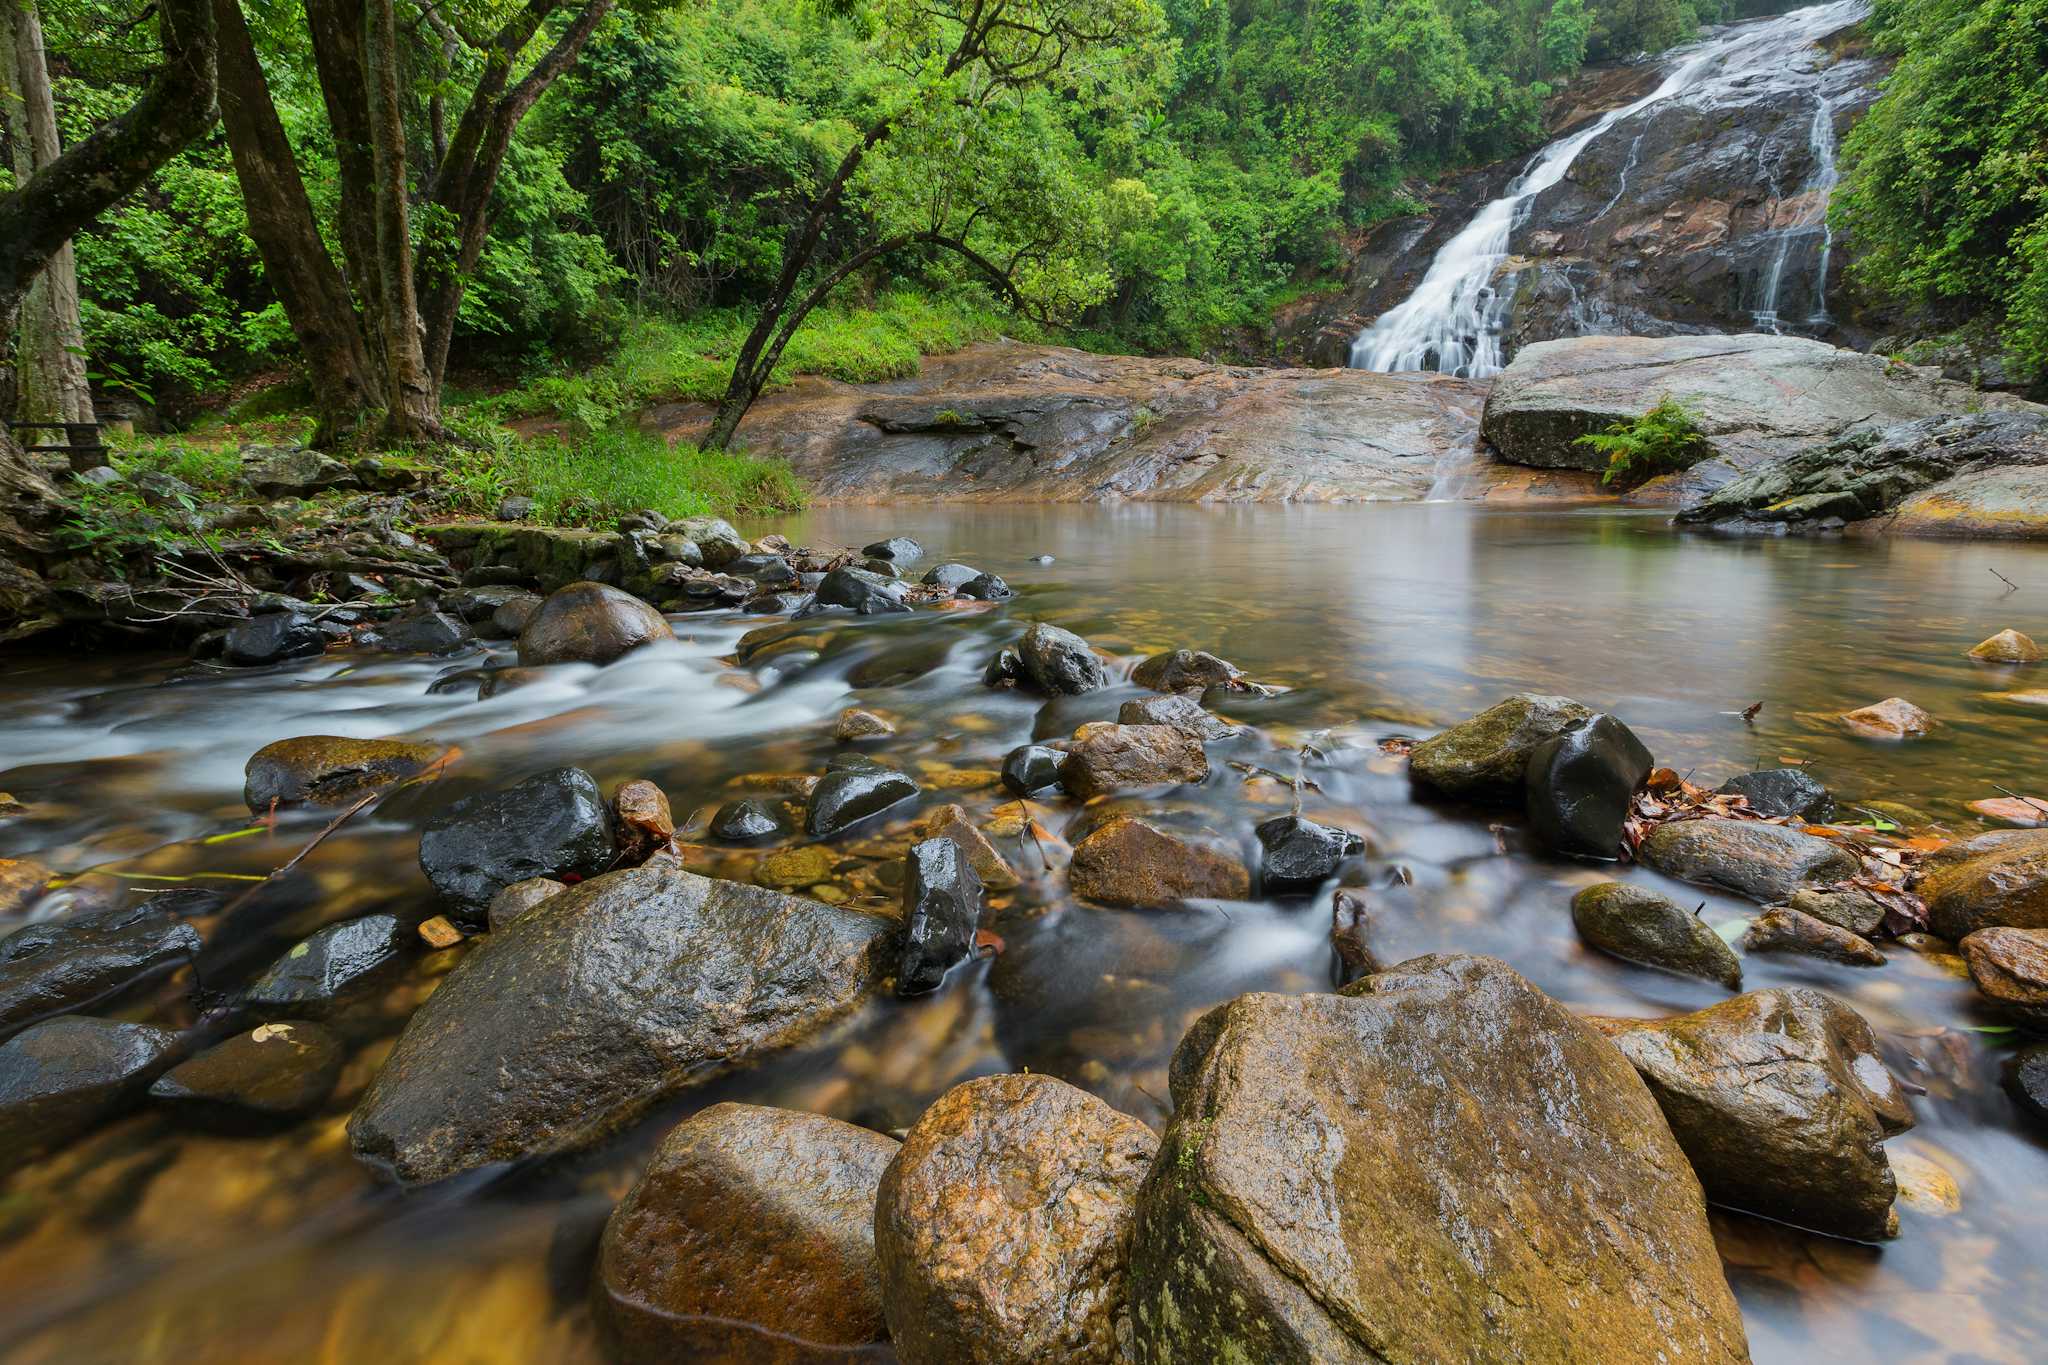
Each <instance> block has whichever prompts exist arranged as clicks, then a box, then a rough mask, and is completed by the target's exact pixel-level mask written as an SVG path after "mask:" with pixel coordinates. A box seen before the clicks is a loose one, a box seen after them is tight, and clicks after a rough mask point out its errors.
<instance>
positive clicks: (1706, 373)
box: [1481, 335, 1970, 488]
mask: <svg viewBox="0 0 2048 1365" xmlns="http://www.w3.org/2000/svg"><path fill="white" fill-rule="evenodd" d="M1666 398H1670V399H1675V400H1677V401H1678V402H1681V403H1683V404H1685V405H1686V406H1687V407H1689V408H1690V409H1692V411H1693V412H1695V413H1696V414H1698V422H1699V426H1700V430H1701V432H1702V433H1703V435H1704V436H1705V439H1706V443H1707V445H1708V446H1709V447H1710V448H1711V450H1712V452H1713V456H1712V461H1711V463H1712V464H1714V465H1715V466H1716V467H1717V468H1716V469H1715V470H1711V471H1709V470H1705V469H1700V468H1695V469H1694V470H1693V471H1692V473H1691V474H1690V475H1689V476H1688V477H1687V478H1686V480H1685V482H1686V483H1687V484H1688V486H1692V487H1709V488H1711V487H1715V486H1718V485H1719V484H1722V483H1725V482H1727V480H1728V479H1729V478H1731V477H1733V476H1734V475H1735V474H1736V473H1738V472H1740V471H1742V470H1746V469H1749V468H1752V467H1754V466H1756V465H1759V464H1762V463H1764V462H1766V461H1769V460H1773V459H1777V458H1780V457H1782V456H1787V455H1793V454H1796V453H1798V452H1800V451H1803V450H1806V449H1807V448H1808V447H1810V446H1813V445H1816V444H1819V443H1824V442H1828V441H1832V440H1834V439H1835V438H1836V437H1838V436H1841V435H1843V434H1844V433H1846V432H1848V431H1850V430H1851V429H1867V428H1870V427H1873V426H1883V425H1886V424H1889V423H1894V422H1904V421H1910V420H1912V419H1914V418H1920V417H1932V416H1935V415H1936V414H1939V413H1945V412H1952V411H1961V410H1962V408H1963V406H1964V405H1965V403H1966V402H1967V401H1969V399H1970V393H1969V391H1968V390H1966V389H1964V388H1962V387H1961V386H1959V385H1955V384H1950V383H1947V382H1945V381H1942V380H1939V379H1933V378H1930V377H1928V376H1927V375H1925V374H1922V373H1921V372H1919V371H1917V370H1914V369H1911V368H1909V367H1907V366H1902V365H1893V364H1892V363H1891V362H1890V361H1888V360H1886V359H1885V358H1884V357H1883V356H1875V355H1864V354H1862V353H1860V352H1857V351H1848V350H1843V349H1841V348H1839V347H1835V346H1829V345H1827V344H1826V343H1824V342H1819V341H1809V340H1806V339H1805V338H1803V337H1792V336H1759V335H1740V336H1671V337H1624V336H1599V337H1569V338H1564V339H1560V340H1556V341H1542V342H1537V343H1535V344H1534V345H1530V346H1524V347H1523V348H1522V349H1521V350H1519V351H1517V352H1516V353H1515V358H1514V360H1513V361H1512V362H1511V363H1510V364H1509V365H1508V367H1507V369H1505V370H1504V371H1502V372H1501V374H1500V376H1499V377H1498V378H1497V379H1495V380H1494V385H1493V391H1492V392H1491V393H1490V394H1488V395H1487V399H1486V414H1485V417H1484V418H1483V419H1482V422H1481V428H1482V430H1483V431H1484V432H1485V435H1486V439H1487V440H1489V441H1491V442H1492V443H1493V448H1494V451H1495V453H1496V454H1497V455H1498V456H1499V457H1500V458H1501V459H1502V460H1505V461H1507V462H1508V463H1509V464H1521V465H1535V466H1538V467H1542V468H1566V469H1586V470H1594V471H1598V470H1603V469H1605V468H1606V467H1607V456H1606V455H1605V454H1604V453H1603V452H1601V451H1597V450H1594V449H1592V448H1591V447H1589V446H1583V445H1579V444H1578V443H1577V442H1578V438H1579V437H1581V436H1587V435H1592V434H1594V433H1597V432H1602V431H1605V430H1606V429H1607V428H1608V427H1610V426H1612V425H1613V424H1614V423H1616V422H1623V421H1630V420H1633V419H1635V418H1637V417H1641V416H1642V415H1643V414H1644V413H1646V412H1648V411H1649V410H1650V409H1651V408H1653V407H1655V406H1656V405H1657V404H1658V403H1659V402H1661V401H1663V400H1664V399H1666Z"/></svg>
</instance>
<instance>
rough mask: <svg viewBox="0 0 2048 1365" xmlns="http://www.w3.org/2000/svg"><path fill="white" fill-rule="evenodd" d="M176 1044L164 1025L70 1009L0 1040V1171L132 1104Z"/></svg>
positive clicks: (170, 1057) (170, 1058)
mask: <svg viewBox="0 0 2048 1365" xmlns="http://www.w3.org/2000/svg"><path fill="white" fill-rule="evenodd" d="M177 1046H178V1035H177V1034H175V1033H172V1032H170V1031H169V1030H168V1029H160V1028H151V1027H150V1026H148V1025H147V1024H128V1023H122V1022H119V1021H117V1020H113V1019H89V1018H87V1017H85V1016H84V1015H77V1014H72V1015H66V1016H64V1017H63V1018H61V1019H48V1020H45V1021H44V1022H42V1023H40V1024H37V1025H36V1026H35V1027H34V1028H31V1029H27V1030H25V1031H23V1032H21V1033H18V1034H16V1035H15V1036H14V1037H12V1038H10V1039H8V1040H7V1041H6V1042H5V1043H0V1171H5V1170H7V1169H9V1168H10V1167H13V1166H15V1165H18V1164H19V1163H21V1162H23V1161H25V1160H27V1159H28V1158H30V1157H32V1156H34V1155H36V1154H37V1153H39V1152H44V1151H48V1150H50V1149H51V1148H53V1147H58V1146H61V1145H62V1144H64V1143H66V1142H68V1141H70V1140H71V1139H72V1138H74V1137H76V1136H78V1135H79V1134H80V1133H83V1132H86V1131H87V1130H88V1129H90V1128H92V1127H93V1126H94V1125H96V1124H98V1123H99V1122H100V1121H102V1120H103V1119H107V1118H111V1117H112V1116H113V1115H115V1114H117V1113H119V1112H120V1111H121V1110H123V1109H125V1108H128V1107H129V1106H131V1105H133V1104H134V1103H135V1102H136V1101H137V1100H138V1099H140V1098H141V1097H142V1093H143V1092H144V1091H145V1090H147V1089H148V1088H149V1085H150V1082H151V1081H153V1080H155V1079H156V1077H157V1075H158V1073H160V1072H162V1071H163V1070H164V1069H165V1068H166V1067H168V1066H170V1065H171V1063H172V1062H174V1061H176V1060H177Z"/></svg>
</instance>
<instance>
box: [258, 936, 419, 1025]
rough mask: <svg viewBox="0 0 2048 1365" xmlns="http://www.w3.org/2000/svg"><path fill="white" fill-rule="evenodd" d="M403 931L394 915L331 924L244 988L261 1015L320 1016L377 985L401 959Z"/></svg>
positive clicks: (301, 943) (322, 1016) (283, 1016)
mask: <svg viewBox="0 0 2048 1365" xmlns="http://www.w3.org/2000/svg"><path fill="white" fill-rule="evenodd" d="M406 937H407V935H406V933H405V929H404V927H403V926H402V925H400V924H399V922H398V920H397V918H396V917H395V916H392V915H363V916H361V917H359V918H356V919H350V920H343V921H342V922H341V923H339V924H330V925H328V926H327V927H326V928H325V929H322V930H320V931H319V932H317V933H315V934H312V935H310V936H308V937H307V938H305V939H303V940H301V941H300V942H299V943H297V944H295V945H294V946H293V947H292V949H291V951H289V952H287V953H286V954H285V955H284V956H283V957H281V958H279V959H278V960H277V961H276V962H274V963H272V964H271V965H270V967H269V969H268V970H266V971H264V972H263V974H262V975H260V976H258V977H257V978H256V979H255V980H254V981H252V982H250V983H249V986H248V988H247V989H246V990H244V991H243V992H242V1004H243V1006H244V1007H246V1008H247V1009H249V1010H250V1011H251V1012H252V1013H254V1014H256V1015H257V1016H258V1017H261V1018H268V1019H284V1018H290V1017H291V1016H294V1015H306V1016H311V1017H314V1018H324V1017H326V1016H327V1015H328V1014H331V1013H333V1012H334V1011H335V1010H336V1009H337V1008H339V1007H340V1006H341V1005H343V1004H344V1003H346V1002H348V1001H349V1000H350V999H351V998H353V997H356V996H359V995H361V994H363V993H364V992H366V991H368V990H370V989H372V988H373V987H375V986H377V985H379V984H381V983H382V982H383V981H384V980H385V979H386V978H387V977H388V975H389V974H390V973H391V972H392V971H393V970H394V969H395V968H397V967H398V965H399V964H400V963H401V962H403V961H404V956H403V944H404V943H405V941H406Z"/></svg>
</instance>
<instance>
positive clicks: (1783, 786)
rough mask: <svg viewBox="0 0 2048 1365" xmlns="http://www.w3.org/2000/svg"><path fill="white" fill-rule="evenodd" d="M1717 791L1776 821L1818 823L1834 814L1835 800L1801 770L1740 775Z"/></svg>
mask: <svg viewBox="0 0 2048 1365" xmlns="http://www.w3.org/2000/svg"><path fill="white" fill-rule="evenodd" d="M1720 789H1721V791H1722V792H1724V793H1726V794H1728V795H1730V796H1740V797H1742V798H1743V799H1744V800H1746V801H1748V802H1749V808H1750V809H1751V810H1753V811H1755V812H1756V813H1757V814H1759V815H1764V816H1768V817H1770V818H1772V819H1776V820H1784V819H1792V818H1797V819H1800V820H1804V821H1806V822H1808V823H1809V824H1819V823H1820V822H1822V821H1824V820H1829V819H1832V818H1833V817H1834V814H1835V798H1834V794H1833V793H1831V792H1830V791H1829V790H1828V789H1827V788H1826V787H1824V786H1822V785H1821V784H1820V783H1819V782H1818V781H1816V780H1815V779H1814V778H1813V776H1812V775H1811V774H1809V773H1808V772H1807V771H1806V770H1805V769H1804V768H1766V769H1763V770H1762V771H1760V772H1753V773H1743V774H1742V775H1741V776H1740V777H1731V778H1729V779H1728V780H1727V781H1726V782H1724V783H1722V784H1721V788H1720Z"/></svg>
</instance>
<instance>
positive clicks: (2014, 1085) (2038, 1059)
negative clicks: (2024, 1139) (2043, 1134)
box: [2005, 1043, 2048, 1123]
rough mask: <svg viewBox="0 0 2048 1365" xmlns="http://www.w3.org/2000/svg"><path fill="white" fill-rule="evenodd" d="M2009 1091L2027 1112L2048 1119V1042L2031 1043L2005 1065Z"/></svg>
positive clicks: (2014, 1101)
mask: <svg viewBox="0 0 2048 1365" xmlns="http://www.w3.org/2000/svg"><path fill="white" fill-rule="evenodd" d="M2005 1088H2006V1092H2007V1093H2008V1094H2010V1095H2011V1096H2012V1098H2013V1103H2015V1104H2017V1105H2018V1106H2019V1107H2020V1108H2021V1109H2022V1110H2024V1111H2026V1113H2028V1114H2030V1115H2031V1116H2033V1118H2034V1119H2036V1120H2037V1121H2039V1122H2042V1123H2048V1043H2029V1044H2027V1045H2026V1046H2025V1047H2023V1048H2021V1049H2020V1050H2019V1051H2018V1052H2016V1053H2014V1054H2013V1056H2012V1058H2011V1060H2010V1061H2008V1062H2007V1063H2006V1067H2005Z"/></svg>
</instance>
